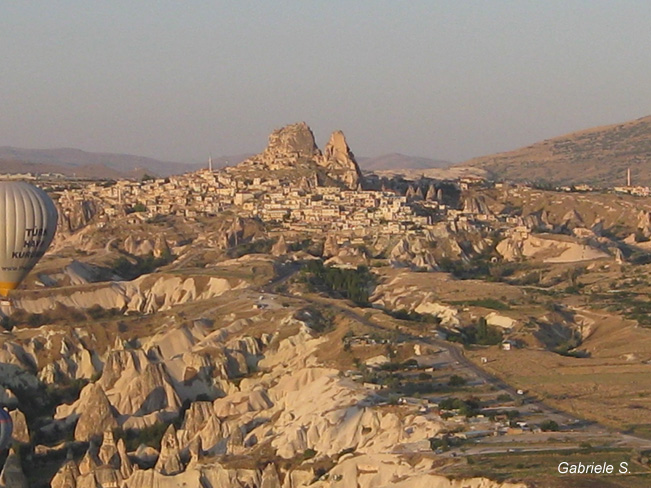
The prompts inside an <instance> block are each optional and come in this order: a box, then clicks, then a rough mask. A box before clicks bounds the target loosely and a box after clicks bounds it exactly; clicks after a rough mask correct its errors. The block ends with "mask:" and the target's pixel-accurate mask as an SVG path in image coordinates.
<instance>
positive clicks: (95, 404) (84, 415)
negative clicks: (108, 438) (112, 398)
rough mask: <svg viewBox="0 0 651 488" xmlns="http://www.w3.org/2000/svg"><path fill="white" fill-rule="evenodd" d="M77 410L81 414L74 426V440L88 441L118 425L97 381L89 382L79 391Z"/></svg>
mask: <svg viewBox="0 0 651 488" xmlns="http://www.w3.org/2000/svg"><path fill="white" fill-rule="evenodd" d="M78 411H79V412H81V415H80V416H79V421H78V422H77V426H76V427H75V440H79V441H88V440H90V439H91V438H93V437H95V436H97V435H101V434H103V433H104V432H105V431H106V430H107V429H114V428H116V427H117V426H118V423H117V421H116V420H115V417H114V414H113V408H112V407H111V404H110V402H109V400H108V398H107V397H106V394H105V393H104V390H103V389H102V387H101V386H100V385H99V384H97V383H90V384H89V385H87V386H86V387H85V388H84V389H83V390H82V391H81V395H80V397H79V409H78Z"/></svg>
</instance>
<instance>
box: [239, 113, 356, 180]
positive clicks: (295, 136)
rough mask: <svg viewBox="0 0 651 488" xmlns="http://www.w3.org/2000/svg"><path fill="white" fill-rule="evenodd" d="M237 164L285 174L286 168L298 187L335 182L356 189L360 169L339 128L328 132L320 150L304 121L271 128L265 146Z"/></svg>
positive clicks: (248, 168) (249, 168)
mask: <svg viewBox="0 0 651 488" xmlns="http://www.w3.org/2000/svg"><path fill="white" fill-rule="evenodd" d="M237 168H238V169H239V170H244V171H254V170H256V169H264V170H266V171H274V172H279V173H280V174H282V175H283V176H285V177H287V176H288V172H294V173H295V175H294V179H295V180H296V182H297V184H298V185H299V186H300V187H312V186H315V185H316V184H327V185H331V184H339V185H342V186H344V187H346V188H349V189H356V188H357V187H358V186H359V185H360V184H361V183H362V173H361V171H360V169H359V166H358V164H357V161H355V156H354V155H353V153H352V151H351V150H350V148H349V147H348V144H347V143H346V137H345V136H344V134H343V132H341V131H336V132H334V133H333V134H332V136H331V137H330V141H329V142H328V144H327V145H326V148H325V150H324V152H323V154H322V153H321V151H320V150H319V148H318V147H317V145H316V142H315V140H314V134H313V133H312V130H311V129H310V128H309V126H308V125H307V124H306V123H305V122H299V123H297V124H291V125H287V126H285V127H283V128H281V129H277V130H275V131H273V132H272V133H271V135H270V136H269V144H268V146H267V148H266V149H265V150H264V151H263V152H262V153H260V154H258V155H257V156H254V157H253V158H251V159H249V160H247V161H244V162H242V163H240V164H239V165H238V166H237Z"/></svg>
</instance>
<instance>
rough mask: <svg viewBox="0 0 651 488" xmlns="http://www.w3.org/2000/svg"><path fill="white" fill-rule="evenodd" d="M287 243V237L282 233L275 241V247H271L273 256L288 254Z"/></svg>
mask: <svg viewBox="0 0 651 488" xmlns="http://www.w3.org/2000/svg"><path fill="white" fill-rule="evenodd" d="M287 250H288V247H287V243H286V242H285V237H284V236H283V235H281V236H280V237H279V238H278V240H277V241H276V242H275V243H274V245H273V247H272V248H271V255H272V256H283V255H285V254H287Z"/></svg>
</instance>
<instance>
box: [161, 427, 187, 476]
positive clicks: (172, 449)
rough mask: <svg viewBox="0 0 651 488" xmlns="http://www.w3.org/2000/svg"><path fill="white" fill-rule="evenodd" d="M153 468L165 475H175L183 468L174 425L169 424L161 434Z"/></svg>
mask: <svg viewBox="0 0 651 488" xmlns="http://www.w3.org/2000/svg"><path fill="white" fill-rule="evenodd" d="M154 469H155V470H156V471H158V472H159V473H161V474H163V475H166V476H171V475H175V474H178V473H181V472H182V471H183V470H184V465H183V463H182V462H181V454H180V448H179V441H178V439H177V438H176V429H175V428H174V425H170V426H169V427H168V428H167V430H166V431H165V434H163V438H162V440H161V448H160V456H159V457H158V462H157V463H156V466H155V467H154Z"/></svg>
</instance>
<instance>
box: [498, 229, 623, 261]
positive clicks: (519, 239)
mask: <svg viewBox="0 0 651 488" xmlns="http://www.w3.org/2000/svg"><path fill="white" fill-rule="evenodd" d="M495 250H496V251H497V252H498V253H499V254H500V255H501V256H502V258H503V259H504V260H505V261H516V260H518V259H522V258H533V259H540V260H542V261H543V262H545V263H574V262H579V261H589V260H592V259H602V258H608V257H610V256H609V254H607V253H605V252H604V251H602V250H600V249H597V248H595V247H592V246H590V245H587V244H582V243H581V242H577V241H576V240H568V239H560V238H555V237H554V236H552V235H549V236H544V237H542V236H536V235H532V234H528V233H526V234H522V233H513V234H511V236H509V237H507V238H506V239H503V240H502V241H500V242H499V243H498V244H497V246H496V248H495Z"/></svg>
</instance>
